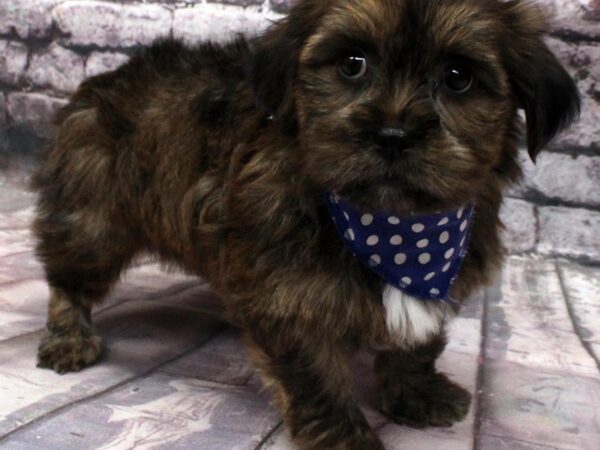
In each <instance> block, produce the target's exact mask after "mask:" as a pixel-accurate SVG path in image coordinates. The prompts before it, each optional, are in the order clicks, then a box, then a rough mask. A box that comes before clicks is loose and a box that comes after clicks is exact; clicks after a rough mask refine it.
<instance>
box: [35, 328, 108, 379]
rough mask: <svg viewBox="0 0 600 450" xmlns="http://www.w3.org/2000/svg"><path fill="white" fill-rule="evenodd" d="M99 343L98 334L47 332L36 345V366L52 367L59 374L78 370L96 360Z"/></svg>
mask: <svg viewBox="0 0 600 450" xmlns="http://www.w3.org/2000/svg"><path fill="white" fill-rule="evenodd" d="M100 344H101V340H100V338H99V337H98V336H87V335H84V334H81V333H74V334H67V335H57V334H52V333H48V334H47V335H46V336H44V338H43V339H42V341H41V342H40V345H39V347H38V364H37V366H38V367H43V368H48V369H52V370H54V371H55V372H56V373H59V374H64V373H67V372H78V371H80V370H81V369H83V368H84V367H87V366H90V365H92V364H94V363H95V362H96V361H97V360H98V358H99V357H100V351H101V345H100Z"/></svg>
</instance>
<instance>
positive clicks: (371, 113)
mask: <svg viewBox="0 0 600 450" xmlns="http://www.w3.org/2000/svg"><path fill="white" fill-rule="evenodd" d="M543 32H544V24H543V20H542V18H541V16H540V14H539V12H538V11H537V10H536V9H535V8H534V7H532V6H531V5H530V4H528V3H526V2H525V1H521V0H514V1H508V2H502V1H499V0H332V1H327V2H326V1H323V0H300V1H299V3H298V4H297V5H296V6H295V7H294V8H293V10H292V11H291V13H290V15H289V16H288V17H287V18H286V19H285V20H283V21H282V22H281V23H279V24H277V25H276V26H274V27H273V28H272V29H271V30H270V31H269V32H268V33H267V34H266V35H265V36H264V37H263V38H261V39H260V40H259V41H258V43H257V46H256V49H255V57H254V65H253V71H252V77H253V80H252V81H253V83H254V87H255V92H256V96H257V101H258V103H259V105H261V106H262V107H263V108H264V109H265V110H266V111H267V112H268V113H269V114H273V116H274V119H275V121H276V122H277V123H278V124H279V125H280V126H281V127H282V129H284V130H285V131H286V132H288V133H294V134H296V137H297V139H298V141H299V143H300V149H301V150H300V152H301V154H299V155H295V156H296V157H298V159H299V161H300V162H301V167H302V170H303V171H304V173H305V174H306V175H307V176H308V177H309V178H310V179H311V180H312V181H313V182H314V183H316V184H317V185H318V186H319V187H320V188H322V189H324V190H329V191H335V192H338V193H339V194H341V195H342V196H343V197H345V198H347V199H348V200H350V201H351V202H354V203H355V204H357V205H358V206H363V207H365V208H375V209H379V208H380V209H387V210H398V211H406V210H413V211H428V210H434V209H444V208H451V207H454V206H457V205H459V204H464V203H465V202H467V201H469V200H470V199H471V198H472V197H473V195H474V194H475V193H476V192H477V190H478V188H480V187H481V186H482V185H483V183H485V181H486V180H487V179H489V177H490V176H502V175H501V174H499V172H500V171H501V166H502V164H506V161H507V160H512V159H514V157H515V149H514V141H515V130H516V129H517V123H518V115H517V111H518V109H523V110H524V111H525V115H526V118H527V145H528V149H529V153H530V155H531V157H532V158H535V156H536V155H537V154H538V152H539V151H540V150H541V149H542V147H544V146H545V145H546V144H547V143H548V142H549V141H550V140H551V139H552V138H553V137H554V136H555V135H556V134H557V133H558V132H559V131H560V130H561V129H562V128H563V127H564V126H566V125H567V124H568V123H570V122H571V121H572V119H573V118H574V117H575V116H576V115H577V112H578V110H579V97H578V94H577V89H576V87H575V85H574V83H573V81H572V79H571V78H570V77H569V75H568V74H567V73H566V72H565V70H564V69H563V68H562V67H561V65H560V64H559V62H558V61H557V59H556V58H555V57H554V56H553V55H552V53H551V52H550V51H549V50H548V48H547V47H546V45H545V44H544V42H543V41H542V38H543Z"/></svg>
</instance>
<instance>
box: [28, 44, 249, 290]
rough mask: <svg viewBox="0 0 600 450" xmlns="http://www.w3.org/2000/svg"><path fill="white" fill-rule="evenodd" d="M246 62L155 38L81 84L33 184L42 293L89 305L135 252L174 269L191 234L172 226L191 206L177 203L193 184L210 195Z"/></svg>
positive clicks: (236, 51) (240, 105)
mask: <svg viewBox="0 0 600 450" xmlns="http://www.w3.org/2000/svg"><path fill="white" fill-rule="evenodd" d="M247 53H248V48H247V46H246V44H245V43H244V42H243V41H239V42H236V43H234V44H231V45H229V46H226V47H213V46H211V45H204V46H201V47H197V48H188V47H185V46H184V45H182V44H181V43H179V42H177V41H173V40H166V41H162V42H158V43H156V44H155V45H154V46H152V47H150V48H148V49H146V50H144V51H143V52H141V53H140V54H138V55H136V56H134V57H133V58H132V59H131V60H130V61H129V62H128V63H127V64H125V65H124V66H122V67H121V68H119V69H117V70H115V71H113V72H110V73H106V74H103V75H99V76H96V77H94V78H91V79H89V80H87V81H86V82H84V83H83V84H82V85H81V87H80V88H79V89H78V91H77V92H76V93H75V94H74V95H73V97H72V98H71V101H70V102H69V104H68V105H67V106H66V107H65V108H64V109H63V110H61V111H60V112H59V114H58V115H57V117H56V125H57V127H58V129H57V135H56V140H55V142H54V144H53V146H52V148H51V149H50V150H49V152H48V154H47V156H46V160H45V161H44V162H43V164H42V166H41V168H40V169H39V171H38V173H37V174H36V176H35V177H34V187H35V189H36V190H37V191H38V192H39V202H38V217H37V220H36V222H35V226H34V230H35V233H36V235H37V237H38V249H37V250H38V255H39V256H40V258H41V260H42V262H43V263H44V265H45V268H46V270H47V273H48V279H49V281H50V283H51V284H52V285H54V286H62V287H64V288H68V289H77V290H78V291H81V294H82V295H83V296H85V297H92V298H100V297H102V296H103V295H104V294H105V293H106V291H107V290H108V288H109V287H110V285H111V284H112V282H113V281H114V279H115V278H116V277H117V276H118V274H119V273H120V272H121V270H122V269H123V267H124V266H125V265H126V264H127V263H128V262H129V260H130V259H131V257H132V256H133V255H134V254H135V253H137V252H138V251H140V250H150V251H154V252H158V253H160V254H161V255H162V256H163V257H165V258H168V259H178V260H181V254H182V253H183V252H184V248H183V247H185V246H186V241H187V240H188V239H192V236H190V235H189V233H190V231H191V229H192V228H193V227H192V226H191V223H189V222H186V221H185V220H184V219H185V218H184V217H182V216H184V215H185V214H186V211H191V209H194V208H195V209H196V210H197V208H198V205H186V201H187V198H188V197H189V198H190V200H189V201H190V202H191V201H192V200H191V197H192V196H191V195H188V194H189V192H190V190H193V189H194V185H195V184H197V183H200V182H202V183H204V185H205V188H206V184H207V183H208V184H210V187H209V188H208V190H209V191H214V190H218V189H219V188H220V185H221V184H222V181H223V176H224V174H225V173H226V168H227V166H228V159H229V156H230V152H231V149H232V142H233V140H232V137H233V136H235V134H236V131H235V130H234V129H233V127H235V126H237V123H239V121H236V116H237V115H238V114H239V113H240V112H241V111H242V109H244V108H246V109H247V108H250V107H252V102H251V101H249V98H250V95H249V94H247V92H246V91H247V87H246V86H245V83H244V80H245V78H246V74H245V67H244V60H245V58H246V57H247ZM234 99H235V101H234ZM244 112H245V111H244ZM229 128H231V131H229ZM228 137H229V138H228ZM202 175H206V177H204V178H203V176H202ZM193 197H194V198H196V199H197V198H198V197H197V196H193ZM187 219H188V220H192V219H191V218H190V217H187ZM186 237H187V238H188V239H186ZM107 242H110V243H111V245H107ZM194 263H195V262H193V261H189V264H190V265H193V264H194Z"/></svg>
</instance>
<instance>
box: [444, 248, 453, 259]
mask: <svg viewBox="0 0 600 450" xmlns="http://www.w3.org/2000/svg"><path fill="white" fill-rule="evenodd" d="M452 256H454V249H453V248H451V249H450V250H448V251H447V252H446V253H444V257H445V258H446V259H450V258H452Z"/></svg>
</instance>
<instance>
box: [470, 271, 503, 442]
mask: <svg viewBox="0 0 600 450" xmlns="http://www.w3.org/2000/svg"><path fill="white" fill-rule="evenodd" d="M502 276H503V275H501V277H502ZM497 283H498V284H497V286H498V290H500V291H501V282H500V280H499V281H498V282H497ZM490 289H494V287H490V288H488V289H486V290H485V294H484V296H483V311H482V313H481V328H480V330H481V331H480V333H481V339H480V345H479V355H478V367H477V380H476V382H475V396H474V405H473V407H474V408H475V411H474V421H473V446H472V449H473V450H479V449H480V448H481V431H482V424H483V415H482V412H481V407H482V401H483V395H484V392H483V387H484V384H485V363H486V361H487V351H486V348H487V334H488V331H489V328H488V323H487V318H488V301H489V291H490Z"/></svg>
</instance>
